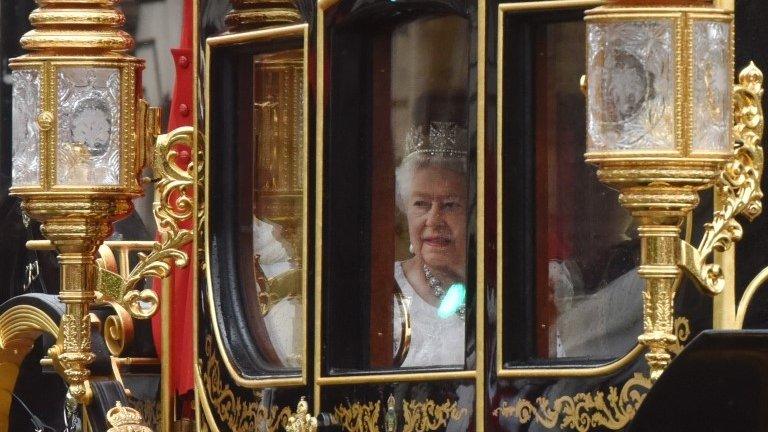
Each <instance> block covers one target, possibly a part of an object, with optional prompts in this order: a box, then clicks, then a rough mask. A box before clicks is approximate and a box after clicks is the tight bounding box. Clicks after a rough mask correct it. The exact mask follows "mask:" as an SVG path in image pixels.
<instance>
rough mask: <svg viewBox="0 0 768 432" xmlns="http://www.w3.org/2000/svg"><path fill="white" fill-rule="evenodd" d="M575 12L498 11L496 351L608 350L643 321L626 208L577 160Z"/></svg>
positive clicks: (523, 354) (631, 336) (579, 27)
mask: <svg viewBox="0 0 768 432" xmlns="http://www.w3.org/2000/svg"><path fill="white" fill-rule="evenodd" d="M584 34H585V25H584V23H583V21H582V16H581V12H562V13H558V14H549V15H547V16H546V17H545V16H544V15H543V14H541V15H537V14H528V15H514V14H510V15H508V16H507V17H506V18H505V25H504V37H505V44H504V45H505V46H504V48H505V50H504V70H503V71H501V73H503V76H504V82H503V96H502V97H503V121H504V123H503V129H502V133H503V142H502V146H503V147H502V149H503V152H502V155H501V156H502V157H503V158H504V159H503V166H504V171H503V172H502V175H503V187H504V196H503V212H504V216H503V223H504V224H505V228H504V231H503V235H504V238H503V239H502V244H501V245H499V246H500V247H502V248H503V250H504V253H503V260H504V261H503V271H504V274H503V281H504V286H503V289H504V296H503V301H504V305H503V308H504V309H503V312H504V316H503V331H504V339H503V350H504V353H503V355H504V361H505V362H506V364H507V366H510V365H511V364H515V363H517V364H520V363H522V362H524V363H529V362H531V361H533V362H536V359H575V358H582V359H590V360H608V359H612V358H617V357H621V356H623V355H624V354H626V353H627V352H628V351H629V350H630V349H631V348H632V347H633V346H634V345H635V344H636V343H637V336H638V335H639V334H640V333H641V332H642V290H643V282H642V280H641V279H640V277H639V276H638V273H637V265H638V261H639V259H638V258H639V257H638V256H637V254H638V251H639V245H638V241H637V234H636V230H635V227H634V226H633V224H632V218H631V216H630V215H629V214H628V213H627V212H626V211H625V210H624V209H623V208H622V207H621V206H620V204H619V202H618V196H617V193H616V192H615V191H613V190H611V189H609V188H607V187H605V186H604V185H602V184H601V183H600V182H599V181H598V180H597V178H596V174H595V169H594V167H591V166H589V165H587V164H585V163H584V159H583V155H584V153H585V151H586V145H585V141H586V140H585V137H586V131H585V119H586V114H585V102H584V95H583V94H582V92H581V89H580V88H579V80H578V77H580V76H581V75H582V74H584V69H585V64H584V58H585V45H584Z"/></svg>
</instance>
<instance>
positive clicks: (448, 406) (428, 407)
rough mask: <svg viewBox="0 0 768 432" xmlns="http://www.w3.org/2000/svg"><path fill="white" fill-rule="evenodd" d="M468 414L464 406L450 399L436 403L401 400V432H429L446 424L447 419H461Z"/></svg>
mask: <svg viewBox="0 0 768 432" xmlns="http://www.w3.org/2000/svg"><path fill="white" fill-rule="evenodd" d="M467 414H468V410H467V409H466V408H460V407H459V405H458V403H457V402H455V401H451V400H450V399H449V400H447V401H445V402H443V403H441V404H438V403H436V402H435V401H433V400H431V399H427V400H425V401H415V400H414V401H408V400H404V401H403V417H404V420H405V421H404V423H403V432H430V431H436V430H438V429H441V428H443V427H445V426H447V425H448V420H456V421H458V420H461V419H462V418H463V417H464V416H466V415H467Z"/></svg>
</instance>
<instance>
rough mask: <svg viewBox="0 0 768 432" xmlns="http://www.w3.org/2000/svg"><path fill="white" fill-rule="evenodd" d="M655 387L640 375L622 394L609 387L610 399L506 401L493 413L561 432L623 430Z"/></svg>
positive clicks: (599, 396) (589, 395) (585, 395)
mask: <svg viewBox="0 0 768 432" xmlns="http://www.w3.org/2000/svg"><path fill="white" fill-rule="evenodd" d="M651 385H652V383H651V379H650V378H648V377H646V376H644V375H642V374H639V373H636V374H635V375H634V376H633V377H632V378H630V379H629V380H628V381H627V382H626V383H625V384H624V385H623V386H622V387H621V391H619V390H618V389H617V388H616V387H613V386H611V387H609V389H608V395H607V396H606V395H605V393H603V392H600V391H598V392H595V393H578V394H576V395H574V396H560V397H559V398H557V399H555V402H554V403H553V404H550V402H549V400H548V399H547V398H545V397H540V398H538V399H536V402H535V403H534V402H531V401H529V400H528V399H518V400H517V401H516V402H515V403H514V404H509V403H507V402H506V401H504V402H502V403H501V406H499V407H498V408H496V409H494V410H493V415H494V416H496V417H507V418H517V419H518V420H519V421H520V423H521V424H525V423H530V422H536V423H539V424H541V425H542V426H544V427H545V428H548V429H551V428H555V427H557V426H558V425H559V427H560V429H561V430H562V429H566V430H575V431H578V432H587V431H589V430H591V429H593V428H597V427H602V428H606V429H610V430H620V429H623V428H624V427H625V426H626V425H627V424H629V422H630V421H631V420H632V419H633V418H634V417H635V414H636V413H637V410H638V408H640V405H641V404H642V403H643V400H645V396H646V394H647V393H648V390H650V388H651Z"/></svg>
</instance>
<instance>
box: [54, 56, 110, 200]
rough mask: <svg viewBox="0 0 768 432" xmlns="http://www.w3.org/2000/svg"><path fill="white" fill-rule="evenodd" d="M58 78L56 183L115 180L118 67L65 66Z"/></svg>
mask: <svg viewBox="0 0 768 432" xmlns="http://www.w3.org/2000/svg"><path fill="white" fill-rule="evenodd" d="M57 78H58V87H59V90H58V117H59V118H58V144H57V150H56V178H57V182H58V184H61V185H84V184H88V185H116V184H119V182H120V70H119V69H113V68H91V67H65V68H60V69H59V70H58V73H57Z"/></svg>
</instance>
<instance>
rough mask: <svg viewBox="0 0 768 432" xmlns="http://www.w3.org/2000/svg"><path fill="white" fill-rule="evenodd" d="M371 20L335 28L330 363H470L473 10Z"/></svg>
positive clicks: (329, 173) (327, 217) (327, 223)
mask: <svg viewBox="0 0 768 432" xmlns="http://www.w3.org/2000/svg"><path fill="white" fill-rule="evenodd" d="M388 7H389V6H388ZM363 27H365V26H363ZM348 28H352V30H348ZM368 31H369V29H368V28H367V27H365V30H364V31H361V30H360V29H358V28H355V27H353V26H351V25H350V27H347V28H344V29H342V30H338V32H337V33H333V32H332V34H333V37H332V38H331V39H332V40H333V44H332V50H331V54H330V58H331V67H330V82H331V85H330V86H329V92H330V95H329V102H328V106H327V108H326V109H327V113H328V114H327V120H326V127H327V131H328V132H327V135H326V136H327V141H326V143H327V144H325V146H326V149H327V150H326V158H325V159H324V167H323V175H324V182H325V183H324V191H323V194H324V195H323V196H324V205H325V206H326V207H325V208H324V217H323V225H324V229H325V231H324V233H325V234H324V238H323V269H322V271H323V278H324V284H323V293H324V296H323V311H324V314H325V315H324V321H323V322H324V324H323V325H324V329H325V335H326V337H327V339H326V340H327V341H328V342H327V343H328V349H327V350H326V353H327V357H326V358H327V359H328V360H327V361H328V365H329V369H332V370H333V369H335V370H370V369H391V368H393V367H404V368H409V367H435V366H453V367H462V366H463V365H464V364H465V359H466V349H465V339H466V328H467V326H468V325H467V323H468V322H470V323H473V322H474V321H473V318H472V317H469V316H467V315H468V314H467V312H466V306H465V305H466V303H467V297H470V296H471V293H469V292H468V280H469V279H470V278H469V277H468V274H467V273H468V266H469V262H470V261H471V257H470V256H468V251H469V250H471V247H470V245H469V243H470V238H471V231H472V221H473V218H472V213H473V211H474V207H473V206H474V196H473V195H472V194H471V193H470V191H472V190H473V188H474V178H473V174H472V173H473V171H471V169H472V161H471V160H470V159H471V155H472V149H473V148H474V146H473V144H472V143H471V140H470V137H471V136H472V133H471V132H470V126H469V124H470V122H469V117H470V116H469V103H470V102H469V101H470V95H469V90H468V89H469V88H470V84H469V83H470V75H469V49H468V47H469V24H468V20H467V19H466V18H464V17H460V16H446V15H431V14H430V15H428V16H424V17H422V18H416V19H409V20H407V21H401V22H398V23H394V24H393V25H391V26H390V27H385V26H381V25H379V26H377V30H376V31H375V32H373V33H369V32H368ZM444 46H450V49H443V48H442V47H444ZM355 62H356V63H355ZM469 327H472V328H473V327H474V325H470V326H469Z"/></svg>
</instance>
